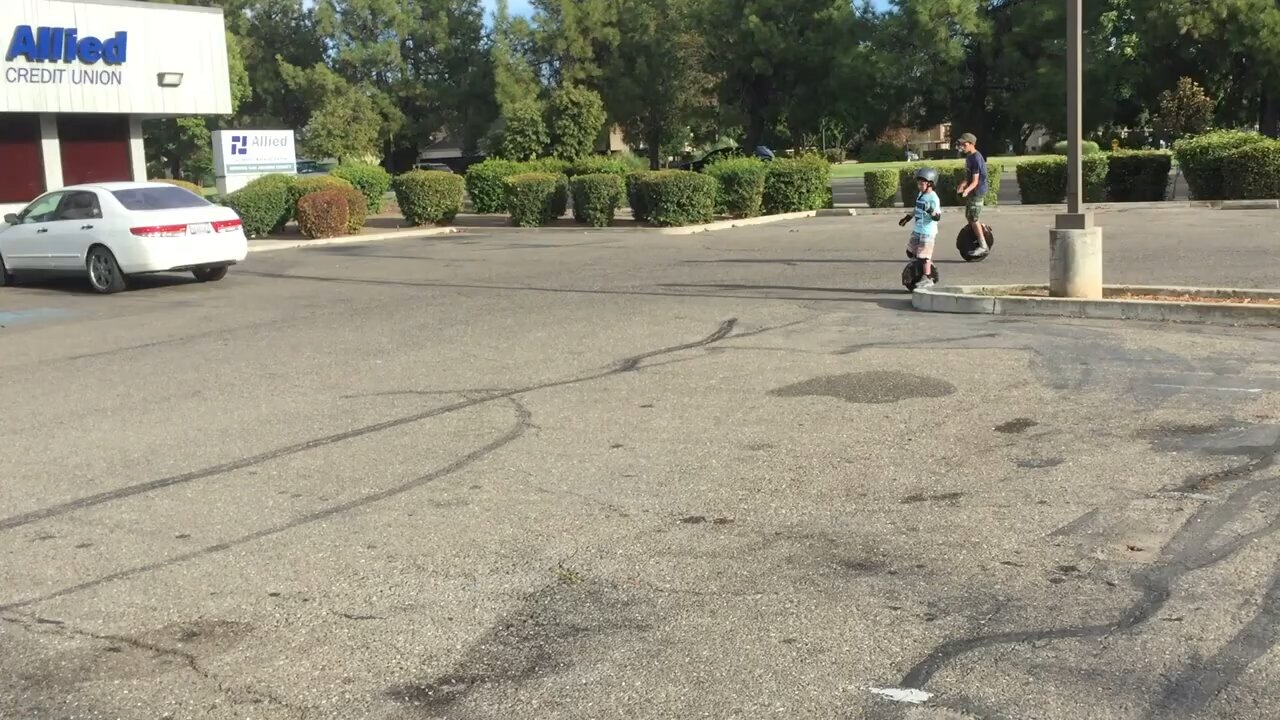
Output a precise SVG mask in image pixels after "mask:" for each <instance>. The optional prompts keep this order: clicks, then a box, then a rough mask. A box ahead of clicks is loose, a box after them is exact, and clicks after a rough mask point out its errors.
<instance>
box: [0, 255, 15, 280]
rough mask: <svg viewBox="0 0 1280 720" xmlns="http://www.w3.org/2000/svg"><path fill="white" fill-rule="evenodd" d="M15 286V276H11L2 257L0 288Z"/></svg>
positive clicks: (0, 263) (0, 258) (0, 260)
mask: <svg viewBox="0 0 1280 720" xmlns="http://www.w3.org/2000/svg"><path fill="white" fill-rule="evenodd" d="M12 284H13V275H12V274H10V272H9V268H8V267H5V264H4V258H3V257H0V287H5V286H6V285H12Z"/></svg>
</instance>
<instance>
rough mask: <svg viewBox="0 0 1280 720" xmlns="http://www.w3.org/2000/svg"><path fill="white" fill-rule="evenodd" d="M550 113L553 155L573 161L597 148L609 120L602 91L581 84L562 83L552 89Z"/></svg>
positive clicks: (548, 109) (548, 106)
mask: <svg viewBox="0 0 1280 720" xmlns="http://www.w3.org/2000/svg"><path fill="white" fill-rule="evenodd" d="M547 115H548V119H549V122H548V123H547V124H548V126H549V128H548V129H549V130H550V137H551V154H552V155H554V156H556V157H558V158H560V159H562V160H570V161H572V160H578V159H581V158H583V157H585V156H587V155H590V154H591V153H592V152H593V151H594V150H595V147H596V143H597V142H599V140H600V132H601V131H602V130H603V129H604V121H605V113H604V101H602V100H601V99H600V94H599V93H597V92H596V91H594V90H588V89H587V88H584V87H581V86H579V85H561V86H560V87H558V88H556V90H555V91H554V92H552V93H551V100H550V102H548V104H547Z"/></svg>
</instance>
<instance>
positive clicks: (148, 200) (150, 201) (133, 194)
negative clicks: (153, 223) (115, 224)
mask: <svg viewBox="0 0 1280 720" xmlns="http://www.w3.org/2000/svg"><path fill="white" fill-rule="evenodd" d="M111 194H112V195H115V196H116V199H117V200H119V201H120V204H121V205H123V206H125V208H127V209H129V210H177V209H179V208H193V207H204V206H206V205H208V204H209V203H208V201H206V200H205V199H204V198H202V197H200V196H198V195H196V194H195V193H193V192H191V191H189V190H183V189H182V188H180V187H147V188H133V189H131V190H115V191H113V192H112V193H111Z"/></svg>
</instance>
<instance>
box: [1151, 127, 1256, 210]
mask: <svg viewBox="0 0 1280 720" xmlns="http://www.w3.org/2000/svg"><path fill="white" fill-rule="evenodd" d="M1265 142H1267V138H1266V137H1265V136H1262V135H1259V134H1258V133H1253V132H1242V131H1239V130H1221V131H1218V132H1211V133H1205V134H1204V135H1198V136H1196V137H1190V138H1183V139H1181V140H1179V141H1177V142H1175V143H1174V144H1173V156H1174V157H1175V158H1176V159H1177V160H1178V167H1179V169H1181V170H1182V174H1183V175H1186V176H1187V185H1188V187H1190V188H1191V197H1193V198H1195V199H1196V200H1226V199H1227V191H1226V179H1227V176H1228V174H1229V173H1230V172H1231V170H1230V168H1229V167H1228V164H1227V162H1228V161H1227V157H1228V155H1230V154H1231V153H1232V152H1234V151H1236V150H1239V149H1240V148H1243V147H1248V146H1250V145H1256V144H1258V143H1265Z"/></svg>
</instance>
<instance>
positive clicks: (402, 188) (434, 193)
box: [391, 170, 466, 225]
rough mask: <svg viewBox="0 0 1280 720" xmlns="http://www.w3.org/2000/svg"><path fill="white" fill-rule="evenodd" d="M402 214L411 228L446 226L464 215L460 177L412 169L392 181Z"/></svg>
mask: <svg viewBox="0 0 1280 720" xmlns="http://www.w3.org/2000/svg"><path fill="white" fill-rule="evenodd" d="M391 188H392V189H393V190H394V191H395V193H396V203H397V204H398V205H399V206H400V214H401V215H404V219H405V220H407V221H408V222H409V224H410V225H443V224H445V223H449V222H452V221H453V219H454V218H455V217H457V215H458V213H460V212H462V202H463V199H464V197H465V194H466V187H465V181H464V180H463V179H462V177H461V176H459V175H455V174H453V173H451V172H445V171H443V170H410V171H409V172H407V173H405V174H403V175H400V176H397V177H396V179H395V180H392V181H391Z"/></svg>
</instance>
